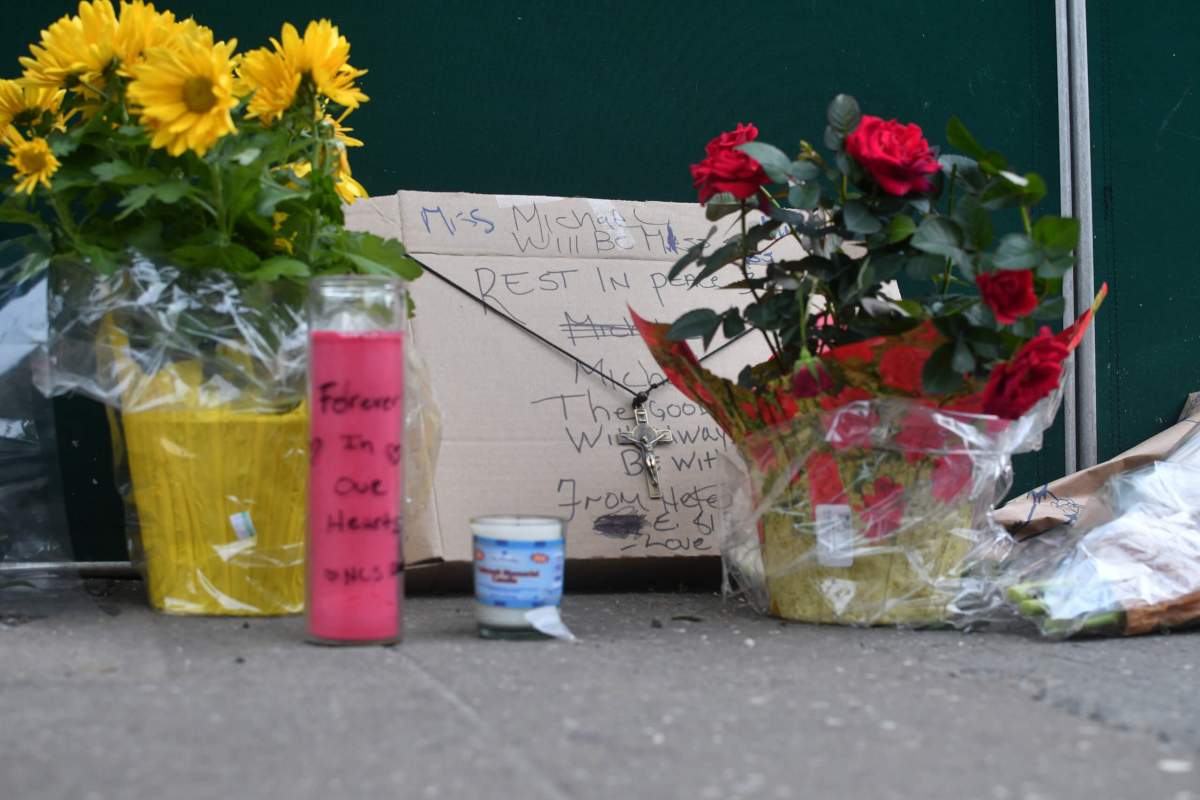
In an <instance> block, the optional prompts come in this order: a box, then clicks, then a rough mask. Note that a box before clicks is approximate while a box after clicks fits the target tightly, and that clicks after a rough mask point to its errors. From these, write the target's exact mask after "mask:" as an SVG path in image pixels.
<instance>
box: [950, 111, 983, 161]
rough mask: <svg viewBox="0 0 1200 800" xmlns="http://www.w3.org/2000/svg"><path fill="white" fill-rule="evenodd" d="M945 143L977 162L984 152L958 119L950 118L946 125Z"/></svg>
mask: <svg viewBox="0 0 1200 800" xmlns="http://www.w3.org/2000/svg"><path fill="white" fill-rule="evenodd" d="M946 141H947V142H949V143H950V146H951V147H953V148H954V149H955V150H958V151H959V152H960V153H964V154H965V155H968V156H970V157H971V158H973V159H975V160H976V161H978V160H979V159H980V158H982V157H983V156H984V155H986V151H985V150H984V149H983V147H981V146H980V144H979V142H977V141H975V137H974V136H972V135H971V132H970V131H969V130H967V126H966V125H964V124H963V121H962V120H961V119H959V118H958V117H956V116H955V117H951V118H950V121H949V122H947V123H946Z"/></svg>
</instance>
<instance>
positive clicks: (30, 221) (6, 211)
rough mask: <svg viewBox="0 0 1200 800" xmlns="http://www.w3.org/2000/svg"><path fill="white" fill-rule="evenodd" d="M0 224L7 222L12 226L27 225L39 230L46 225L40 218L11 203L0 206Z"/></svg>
mask: <svg viewBox="0 0 1200 800" xmlns="http://www.w3.org/2000/svg"><path fill="white" fill-rule="evenodd" d="M0 222H7V223H10V224H13V225H29V226H31V227H34V228H39V229H41V228H45V227H46V223H45V222H44V221H43V220H42V218H41V217H40V216H38V215H37V214H35V213H33V212H32V211H30V210H29V209H27V208H23V207H22V206H20V205H17V204H16V203H15V202H12V201H9V202H6V203H4V205H0Z"/></svg>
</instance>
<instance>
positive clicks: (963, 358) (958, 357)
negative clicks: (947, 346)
mask: <svg viewBox="0 0 1200 800" xmlns="http://www.w3.org/2000/svg"><path fill="white" fill-rule="evenodd" d="M950 367H951V368H952V369H953V370H954V371H955V372H957V373H959V374H960V375H969V374H970V373H972V372H974V371H975V354H974V353H972V352H971V348H970V346H969V345H968V344H967V340H966V339H959V340H958V341H957V342H955V343H954V355H953V356H952V357H951V359H950Z"/></svg>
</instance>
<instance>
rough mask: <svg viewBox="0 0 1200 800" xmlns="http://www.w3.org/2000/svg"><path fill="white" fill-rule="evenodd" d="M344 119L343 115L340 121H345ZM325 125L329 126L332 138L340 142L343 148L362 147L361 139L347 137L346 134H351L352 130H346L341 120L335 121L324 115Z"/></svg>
mask: <svg viewBox="0 0 1200 800" xmlns="http://www.w3.org/2000/svg"><path fill="white" fill-rule="evenodd" d="M345 118H346V115H344V114H343V115H342V119H345ZM325 124H326V125H329V126H330V127H332V128H333V138H334V139H335V140H337V141H338V142H341V143H342V145H343V146H345V147H362V146H363V143H362V139H355V138H354V137H353V136H348V135H347V134H349V133H351V132H353V130H354V128H347V127H346V126H344V125H342V123H341V120H336V119H334V118H333V117H330V116H328V115H326V117H325Z"/></svg>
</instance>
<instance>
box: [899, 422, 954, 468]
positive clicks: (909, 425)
mask: <svg viewBox="0 0 1200 800" xmlns="http://www.w3.org/2000/svg"><path fill="white" fill-rule="evenodd" d="M934 413H935V412H932V411H930V410H928V409H926V408H914V409H910V410H909V411H908V413H907V414H905V415H904V419H903V421H901V423H900V430H898V431H896V434H895V436H894V437H893V438H892V441H894V442H895V443H896V444H897V445H899V446H900V449H901V450H902V451H903V452H904V459H905V460H906V461H907V462H908V463H910V464H914V463H916V462H917V461H920V460H921V457H922V456H924V455H925V454H927V453H930V452H935V451H938V450H941V449H943V448H945V447H946V434H947V431H946V429H945V428H944V427H943V425H942V424H941V423H940V422H939V420H938V418H937V417H936V416H935V415H934Z"/></svg>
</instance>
